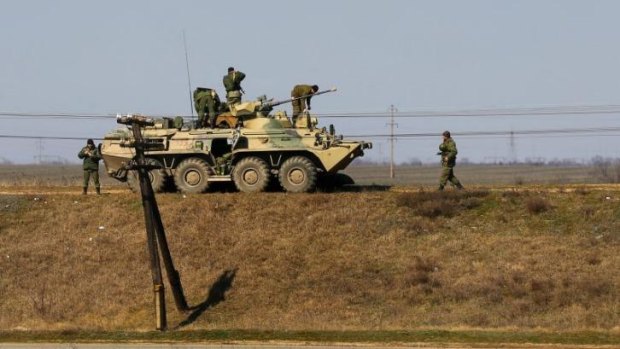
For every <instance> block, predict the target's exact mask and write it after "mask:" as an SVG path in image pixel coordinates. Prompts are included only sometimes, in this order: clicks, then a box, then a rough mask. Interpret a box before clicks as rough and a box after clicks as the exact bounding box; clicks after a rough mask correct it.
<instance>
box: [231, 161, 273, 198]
mask: <svg viewBox="0 0 620 349" xmlns="http://www.w3.org/2000/svg"><path fill="white" fill-rule="evenodd" d="M232 177H233V181H234V182H235V186H236V187H237V189H239V190H240V191H242V192H244V193H257V192H261V191H265V189H266V188H267V185H268V184H269V168H268V167H267V163H265V161H263V160H262V159H261V158H257V157H249V158H245V159H241V160H240V161H239V162H238V163H237V164H236V165H235V169H234V170H233V173H232Z"/></svg>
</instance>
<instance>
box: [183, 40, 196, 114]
mask: <svg viewBox="0 0 620 349" xmlns="http://www.w3.org/2000/svg"><path fill="white" fill-rule="evenodd" d="M183 47H184V48H185V67H186V68H187V90H188V92H189V110H190V112H191V113H192V114H191V115H192V121H193V120H194V104H193V98H192V81H191V80H190V75H189V55H188V54H187V41H186V40H185V29H183Z"/></svg>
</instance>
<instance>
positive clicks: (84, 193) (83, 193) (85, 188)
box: [82, 187, 88, 195]
mask: <svg viewBox="0 0 620 349" xmlns="http://www.w3.org/2000/svg"><path fill="white" fill-rule="evenodd" d="M86 193H88V187H84V188H82V195H86Z"/></svg>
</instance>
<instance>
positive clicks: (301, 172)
mask: <svg viewBox="0 0 620 349" xmlns="http://www.w3.org/2000/svg"><path fill="white" fill-rule="evenodd" d="M316 176H317V170H316V166H315V165H314V163H312V161H310V160H309V159H308V158H306V157H304V156H293V157H292V158H290V159H288V160H286V161H284V163H283V164H282V167H281V168H280V177H279V179H280V185H282V188H284V190H286V191H287V192H289V193H307V192H311V191H314V190H315V189H316Z"/></svg>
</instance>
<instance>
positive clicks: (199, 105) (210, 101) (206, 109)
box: [194, 87, 220, 128]
mask: <svg viewBox="0 0 620 349" xmlns="http://www.w3.org/2000/svg"><path fill="white" fill-rule="evenodd" d="M194 108H195V109H196V113H198V125H199V127H212V128H213V127H215V118H216V117H217V114H218V113H219V110H220V97H219V96H218V95H217V92H215V90H214V89H211V88H205V87H198V88H196V90H194Z"/></svg>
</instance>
